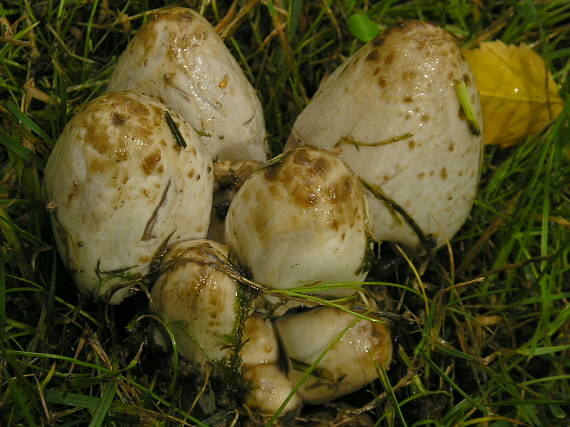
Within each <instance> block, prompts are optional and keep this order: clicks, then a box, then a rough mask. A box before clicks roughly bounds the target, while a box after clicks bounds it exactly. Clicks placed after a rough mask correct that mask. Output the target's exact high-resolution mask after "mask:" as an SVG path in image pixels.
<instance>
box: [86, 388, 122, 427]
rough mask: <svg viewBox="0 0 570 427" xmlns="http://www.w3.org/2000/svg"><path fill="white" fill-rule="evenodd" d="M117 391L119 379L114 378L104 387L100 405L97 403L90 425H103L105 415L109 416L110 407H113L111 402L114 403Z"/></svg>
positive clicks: (95, 426)
mask: <svg viewBox="0 0 570 427" xmlns="http://www.w3.org/2000/svg"><path fill="white" fill-rule="evenodd" d="M116 392H117V380H116V379H115V378H113V379H112V380H111V381H109V382H107V384H105V386H104V387H103V394H102V396H101V400H100V401H99V405H97V409H96V410H95V413H94V414H93V417H92V418H91V421H90V422H89V427H100V426H102V425H103V423H104V421H105V417H106V416H107V413H108V412H109V408H110V407H111V403H113V399H114V398H115V393H116Z"/></svg>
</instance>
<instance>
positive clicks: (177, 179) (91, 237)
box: [44, 92, 213, 303]
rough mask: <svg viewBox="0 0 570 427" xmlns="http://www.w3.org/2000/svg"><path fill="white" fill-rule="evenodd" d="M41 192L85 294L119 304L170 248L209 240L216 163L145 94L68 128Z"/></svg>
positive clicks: (129, 96) (86, 114)
mask: <svg viewBox="0 0 570 427" xmlns="http://www.w3.org/2000/svg"><path fill="white" fill-rule="evenodd" d="M44 186H45V197H46V201H47V207H48V211H49V212H50V217H51V221H52V225H53V230H54V235H55V240H56V243H57V247H58V249H59V253H60V254H61V257H62V258H63V261H64V263H65V265H66V267H67V268H68V269H69V271H70V272H71V274H72V275H73V278H74V279H75V282H76V284H77V285H78V287H79V289H80V290H81V291H83V292H84V293H88V294H94V295H97V296H100V297H102V298H103V299H111V302H112V303H119V302H120V301H121V300H122V299H123V298H124V297H125V296H126V294H127V292H126V291H125V288H124V286H125V285H126V284H128V283H129V282H130V281H131V280H132V279H133V278H135V277H141V276H143V275H144V274H146V273H147V272H148V269H149V265H150V263H151V260H152V259H153V257H154V256H155V255H156V254H157V251H158V250H159V249H160V248H162V246H163V245H164V244H165V243H166V242H171V243H172V242H176V241H179V240H182V239H189V238H199V237H204V236H205V235H206V232H207V229H208V223H209V216H210V209H211V201H212V192H213V173H212V161H211V158H210V156H209V155H208V153H207V151H206V149H205V148H204V146H203V144H202V142H201V140H200V138H199V137H198V135H197V134H196V132H194V131H193V130H192V128H190V127H189V126H188V125H187V124H186V122H184V121H183V120H182V119H181V118H180V116H178V115H177V114H176V113H174V112H172V111H169V110H168V109H167V107H165V106H164V105H162V104H161V103H159V102H158V101H156V100H153V99H151V98H149V97H147V96H144V95H140V94H135V93H129V92H120V93H113V94H107V95H104V96H102V97H100V98H97V99H95V100H94V101H92V102H90V103H89V104H87V105H86V106H84V107H83V109H82V110H80V111H79V112H78V113H77V114H76V115H75V116H74V117H73V118H72V119H71V121H70V122H69V123H68V124H67V126H66V127H65V129H64V130H63V133H62V134H61V136H60V137H59V139H58V140H57V143H56V145H55V147H54V149H53V151H52V153H51V155H50V157H49V159H48V162H47V166H46V169H45V182H44Z"/></svg>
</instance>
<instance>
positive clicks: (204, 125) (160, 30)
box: [107, 7, 268, 161]
mask: <svg viewBox="0 0 570 427" xmlns="http://www.w3.org/2000/svg"><path fill="white" fill-rule="evenodd" d="M119 90H132V91H136V92H142V93H145V94H148V95H152V96H156V97H158V98H159V99H160V100H161V101H162V102H164V103H165V104H166V105H168V106H169V107H171V108H172V109H173V110H175V111H176V112H178V113H179V114H180V115H181V116H182V117H183V118H184V119H186V120H187V121H188V123H190V124H191V125H192V126H193V127H194V129H195V130H197V131H198V132H199V133H200V135H201V137H202V140H203V142H204V144H205V145H206V147H207V148H208V151H209V152H210V154H211V156H212V158H213V159H214V160H217V159H220V160H241V159H251V160H259V161H265V160H266V158H267V151H268V148H267V144H266V141H265V122H264V118H263V111H262V109H261V103H260V102H259V99H258V97H257V94H256V92H255V90H254V89H253V87H252V86H251V84H250V83H249V81H248V80H247V78H246V77H245V75H244V73H243V71H242V70H241V68H240V67H239V65H238V63H237V62H236V60H235V59H234V58H233V56H232V55H231V53H230V51H229V50H228V48H227V47H226V45H225V44H224V42H223V41H222V39H221V38H220V37H219V36H218V34H217V33H216V31H215V30H214V28H213V27H212V26H211V25H210V24H209V23H208V21H206V20H205V19H204V18H203V17H201V16H200V15H199V14H197V13H196V12H194V11H192V10H190V9H186V8H182V7H175V8H169V9H163V10H159V11H158V12H156V13H155V14H153V15H152V16H151V17H150V18H149V20H148V21H147V22H146V23H145V24H144V25H143V26H142V27H141V28H140V30H139V31H138V32H137V34H136V35H135V37H134V38H133V39H132V40H131V41H130V43H129V45H128V46H127V49H126V50H125V52H124V53H123V54H122V55H121V57H120V58H119V61H118V63H117V66H116V67H115V70H114V72H113V75H112V77H111V81H110V82H109V86H108V89H107V91H109V92H114V91H119Z"/></svg>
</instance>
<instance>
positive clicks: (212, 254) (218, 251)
mask: <svg viewBox="0 0 570 427" xmlns="http://www.w3.org/2000/svg"><path fill="white" fill-rule="evenodd" d="M227 255H228V248H227V247H226V246H223V245H220V244H218V243H215V242H212V241H209V240H192V241H188V242H182V243H179V244H177V245H175V246H173V247H172V248H171V249H170V250H169V252H168V253H167V255H166V256H165V257H164V260H163V264H162V265H163V268H164V270H165V271H164V273H163V274H162V275H161V276H160V277H159V279H158V280H157V282H156V283H155V285H154V287H153V288H152V291H151V301H152V303H151V309H152V310H153V311H155V312H157V313H159V314H160V315H161V316H162V318H163V319H164V320H165V321H166V322H168V323H169V324H170V326H171V327H172V330H173V333H174V336H175V338H176V345H177V347H178V351H179V353H180V354H181V355H182V356H183V357H185V358H186V359H188V360H191V361H194V362H196V363H200V364H201V363H205V362H207V361H209V360H220V359H223V358H224V357H226V356H228V355H229V352H230V345H229V344H230V342H229V341H228V337H231V336H232V334H233V331H234V326H235V322H236V311H235V310H236V304H237V303H238V299H237V286H236V282H235V281H234V280H233V279H232V278H230V277H229V276H228V275H227V274H226V273H224V272H223V271H220V270H219V268H217V265H216V263H217V264H218V266H219V265H220V263H223V262H226V261H227Z"/></svg>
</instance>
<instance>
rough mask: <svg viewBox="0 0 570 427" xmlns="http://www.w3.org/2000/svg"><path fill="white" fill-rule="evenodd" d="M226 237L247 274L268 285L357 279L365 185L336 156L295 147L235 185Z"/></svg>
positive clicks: (365, 245)
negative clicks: (243, 181)
mask: <svg viewBox="0 0 570 427" xmlns="http://www.w3.org/2000/svg"><path fill="white" fill-rule="evenodd" d="M225 238H226V242H227V243H228V244H229V245H230V246H231V247H232V248H233V250H234V251H235V253H236V254H237V257H238V258H239V261H240V262H241V263H242V264H243V265H244V266H245V267H246V268H247V269H249V270H250V271H251V274H252V276H253V279H254V280H255V281H257V282H258V283H261V284H263V285H265V286H267V287H270V288H274V289H282V288H291V287H296V286H307V285H311V284H314V283H317V282H322V281H329V282H331V281H332V282H345V281H352V282H354V281H360V280H363V279H364V277H365V276H366V273H367V272H368V267H369V258H368V257H369V255H370V253H369V252H370V246H369V230H368V211H367V205H366V197H365V195H364V190H363V189H362V187H361V186H360V183H359V182H358V179H357V178H356V176H355V175H354V174H353V173H352V171H351V170H350V169H349V168H348V167H347V166H346V165H345V164H344V162H342V161H341V160H340V159H339V158H338V157H337V156H335V155H333V154H331V153H328V152H326V151H324V150H321V149H318V148H314V147H302V148H299V149H297V150H295V151H292V152H289V153H285V154H283V155H282V156H280V157H278V158H276V159H274V160H273V161H270V162H269V163H268V164H267V165H266V166H265V167H263V168H261V169H258V170H256V171H255V172H253V174H252V175H251V176H250V178H249V179H248V180H247V181H246V182H245V183H244V184H243V186H242V187H241V188H240V189H239V190H238V192H237V194H236V195H235V197H234V198H233V200H232V202H231V205H230V208H229V211H228V214H227V217H226V230H225ZM351 292H352V291H351V290H349V289H339V290H337V291H336V292H335V294H341V295H342V294H347V293H351Z"/></svg>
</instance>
